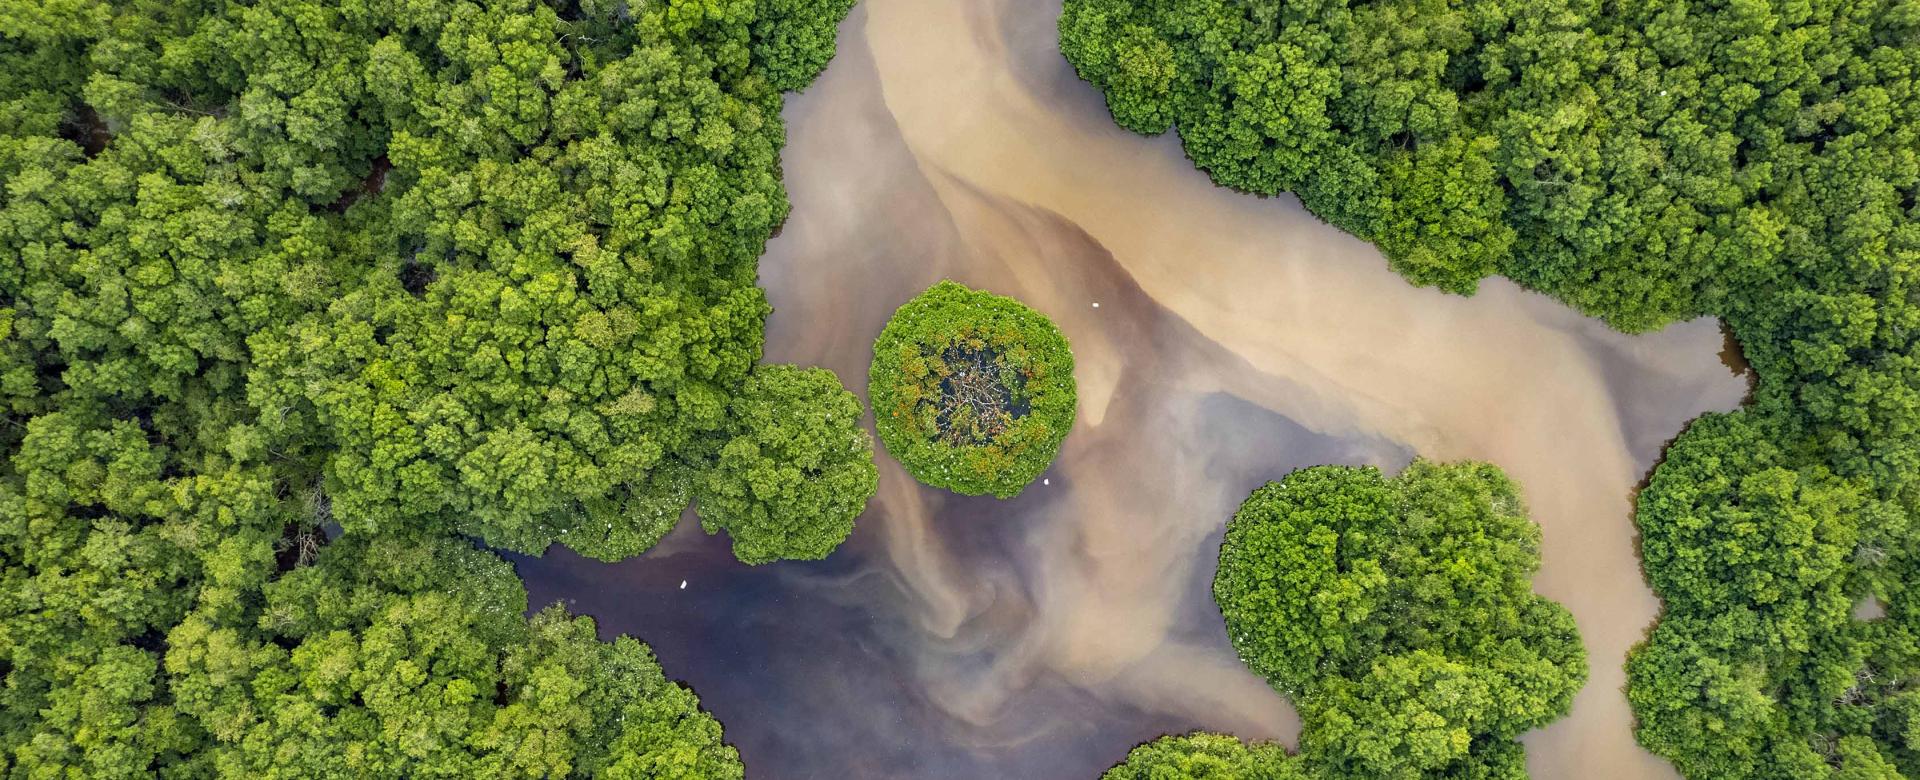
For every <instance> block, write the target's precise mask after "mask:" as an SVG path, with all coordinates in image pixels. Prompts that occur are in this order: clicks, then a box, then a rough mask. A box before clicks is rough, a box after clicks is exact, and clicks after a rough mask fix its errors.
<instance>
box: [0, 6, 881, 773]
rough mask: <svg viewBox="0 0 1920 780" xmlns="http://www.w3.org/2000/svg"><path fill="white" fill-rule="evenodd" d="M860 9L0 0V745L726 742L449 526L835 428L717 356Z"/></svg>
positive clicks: (331, 759) (243, 767)
mask: <svg viewBox="0 0 1920 780" xmlns="http://www.w3.org/2000/svg"><path fill="white" fill-rule="evenodd" d="M849 5H850V3H849V2H848V1H847V0H765V2H754V1H753V0H740V1H729V2H721V3H708V2H693V1H692V0H685V1H682V0H675V1H674V2H667V3H648V4H629V3H614V2H604V1H603V0H581V1H580V2H538V1H536V0H481V1H479V2H462V3H363V2H346V3H328V2H314V1H312V0H207V1H206V2H198V1H195V2H170V1H162V0H130V1H129V2H116V3H107V2H101V1H100V0H56V1H55V2H42V0H0V106H4V109H5V110H4V111H0V192H4V193H5V195H4V196H0V415H3V416H4V422H5V424H4V425H0V444H4V446H5V457H4V458H0V677H3V678H4V682H5V684H4V685H3V686H0V775H5V776H8V777H16V776H17V777H90V778H93V777H97V778H115V777H167V778H175V777H178V778H184V777H210V776H221V777H249V778H251V777H353V778H360V777H394V778H399V777H516V776H517V777H561V776H572V775H601V776H606V777H628V778H639V777H673V778H710V777H720V778H725V777H739V776H740V771H741V770H740V766H739V760H738V757H737V756H736V755H735V754H734V752H733V750H732V749H731V748H728V747H726V746H725V745H724V744H723V743H722V742H721V735H720V730H719V725H718V724H717V723H715V722H714V721H713V719H712V718H711V717H709V716H707V715H706V714H704V713H702V712H701V711H700V710H699V708H698V702H697V700H696V699H695V698H694V696H693V694H692V693H690V692H688V691H686V690H685V689H683V688H680V687H678V686H676V685H674V684H672V683H671V682H669V681H667V679H666V677H665V676H664V675H663V673H662V671H661V670H660V668H659V666H658V665H657V664H656V663H655V661H654V660H653V658H652V657H651V655H650V654H649V652H648V651H647V650H646V648H645V647H644V646H642V645H640V644H639V643H637V642H634V641H633V640H631V639H625V638H622V639H619V640H616V641H614V642H612V643H602V642H599V641H597V640H596V638H595V630H594V627H593V625H592V623H591V622H590V621H586V620H583V619H574V618H570V617H567V616H566V615H564V614H563V613H561V612H559V611H557V610H548V611H544V612H541V613H539V614H538V615H536V616H534V617H533V618H531V619H529V618H527V617H526V615H525V611H526V606H527V604H526V595H525V592H524V590H523V589H522V588H521V587H520V585H519V583H518V582H517V581H516V580H515V579H514V577H513V574H512V572H511V570H510V569H509V568H508V567H507V566H506V565H505V564H504V563H503V562H502V561H500V560H499V559H498V558H496V557H495V556H493V555H492V554H491V553H488V552H484V551H480V550H477V549H474V547H473V545H472V544H471V543H470V542H469V541H468V540H463V539H458V538H457V537H456V536H455V534H466V535H469V536H474V537H479V538H481V539H482V540H484V541H487V542H489V543H492V544H496V545H500V546H507V547H513V548H515V549H520V550H527V551H533V552H539V551H541V550H544V549H545V548H546V547H547V546H548V545H549V544H551V543H553V542H555V541H561V542H564V543H567V544H570V545H572V546H574V547H575V548H576V549H579V550H581V551H583V552H586V553H589V554H594V555H599V556H601V557H609V558H611V557H620V556H624V555H630V554H632V553H635V552H638V551H639V550H642V549H645V548H646V547H647V546H648V545H650V544H652V543H653V541H654V540H655V539H657V538H658V537H659V535H660V534H662V533H664V531H665V529H666V527H667V526H668V525H669V524H670V523H671V522H672V521H673V519H674V518H677V517H678V516H679V515H680V513H681V511H682V510H683V509H684V508H685V507H686V506H687V504H688V502H689V500H690V496H691V493H692V490H693V485H694V482H695V478H696V476H698V475H699V474H701V473H703V472H704V471H705V470H706V469H708V468H710V467H711V466H713V465H714V464H715V463H716V462H717V460H718V459H719V458H720V457H722V451H723V449H724V448H725V447H726V446H727V445H728V442H729V441H730V440H732V439H738V438H740V437H742V436H749V435H757V436H759V437H760V439H761V440H762V441H768V442H777V443H780V444H781V446H786V447H787V448H788V449H787V450H785V451H786V452H788V453H790V454H793V455H794V456H795V457H800V456H804V455H805V454H806V453H807V452H808V450H807V447H808V446H811V445H812V444H814V443H816V442H825V441H835V440H836V439H835V437H838V439H837V441H840V442H850V441H853V440H855V439H857V437H860V436H862V435H863V434H862V433H861V431H860V430H859V427H858V420H857V414H852V415H846V416H844V417H841V416H838V415H836V416H835V417H833V418H830V419H829V420H826V421H822V422H819V423H817V424H815V425H813V427H811V428H808V429H807V432H808V434H809V435H810V436H811V437H812V438H808V439H802V440H799V441H798V442H786V441H784V440H783V439H781V436H782V435H783V434H782V433H781V431H779V430H763V429H762V428H764V426H762V428H754V427H751V426H753V425H756V424H757V423H755V422H754V417H753V414H752V412H751V410H752V409H753V408H754V406H753V405H754V404H755V403H764V402H765V401H764V400H756V399H757V398H758V396H751V394H749V396H751V397H749V396H743V395H742V394H741V393H742V390H743V388H745V387H747V386H748V385H750V384H752V383H753V377H754V375H755V369H754V364H755V362H756V361H757V360H758V358H759V355H760V343H761V329H762V322H763V319H764V317H765V314H766V311H767V306H766V302H765V300H764V296H763V295H762V294H761V292H760V291H759V290H758V289H757V288H756V287H755V286H754V264H755V261H756V258H757V256H758V255H759V253H760V250H761V248H762V247H763V245H764V243H765V241H766V239H767V236H768V235H769V234H770V233H771V231H772V230H773V228H774V226H775V225H777V224H778V223H779V221H780V220H781V219H782V218H783V217H784V215H785V213H786V199H785V194H784V192H783V191H782V189H781V187H780V183H779V171H778V157H777V155H778V150H779V147H780V145H781V143H782V141H783V129H782V127H781V124H780V118H779V109H780V105H781V100H782V96H781V91H782V90H783V89H791V88H798V87H799V86H802V85H804V84H805V83H806V81H808V80H809V79H810V78H811V77H812V76H813V75H814V74H815V73H816V72H817V71H818V70H819V68H820V67H821V66H823V65H824V63H825V62H826V59H827V58H828V57H829V56H830V55H831V53H832V39H833V28H834V27H835V25H836V24H837V22H838V21H839V19H840V18H841V17H842V16H843V15H844V14H845V13H846V11H847V9H848V6H849ZM783 370H784V369H783ZM773 373H776V374H777V373H779V372H777V371H776V372H773ZM816 379H817V378H816ZM827 381H828V382H829V383H832V380H831V378H830V377H829V378H828V379H827ZM815 384H816V385H817V384H818V382H817V381H816V382H815ZM833 384H835V387H833V390H834V391H835V392H836V393H839V394H840V395H839V396H833V397H834V398H835V399H836V402H838V403H839V404H840V406H842V407H844V400H845V399H844V395H845V391H844V390H843V389H840V388H838V387H837V383H833ZM774 397H775V398H780V397H781V396H779V395H778V394H777V393H776V394H775V395H774ZM737 401H738V403H736V402H737ZM823 462H824V461H823ZM846 468H847V467H841V468H839V469H838V470H836V469H835V468H823V469H822V470H821V471H820V472H818V475H820V476H822V478H826V479H830V480H834V481H832V482H831V484H832V485H833V487H834V488H835V489H836V490H839V491H844V492H843V493H842V494H839V495H837V496H836V498H837V499H838V500H839V501H840V502H842V503H848V504H852V505H855V506H857V505H858V504H860V503H862V502H863V501H864V498H865V496H864V495H862V494H860V493H859V489H860V487H861V483H860V482H859V481H858V480H857V479H856V480H848V479H847V478H845V477H844V476H836V475H840V474H842V472H844V471H846ZM868 468H869V469H870V468H871V467H870V466H869V467H868ZM855 470H856V471H857V468H856V469H855ZM814 476H816V474H814V473H813V472H809V473H808V475H807V477H808V478H812V477H814ZM866 484H867V485H868V487H867V488H866V489H867V490H868V491H871V486H870V484H871V483H870V481H869V482H868V483H866ZM786 487H787V489H788V491H789V493H790V494H791V495H804V494H806V493H807V491H808V490H811V489H814V487H815V486H811V485H807V484H798V485H795V484H788V485H787V486H786ZM747 535H748V534H746V533H744V532H743V533H742V534H740V536H741V537H745V536H747ZM841 537H844V533H843V532H842V533H839V535H838V536H836V537H834V538H833V539H832V540H831V541H837V540H838V538H841ZM810 545H811V546H810V547H808V548H807V549H808V550H809V551H810V553H811V554H814V555H819V554H824V550H825V549H828V548H830V547H831V543H830V542H828V541H825V540H823V539H821V538H814V539H812V540H811V542H810Z"/></svg>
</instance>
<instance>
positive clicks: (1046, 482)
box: [1040, 479, 1053, 485]
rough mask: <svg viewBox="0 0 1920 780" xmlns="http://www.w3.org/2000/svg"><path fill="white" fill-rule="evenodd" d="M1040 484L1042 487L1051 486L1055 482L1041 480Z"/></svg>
mask: <svg viewBox="0 0 1920 780" xmlns="http://www.w3.org/2000/svg"><path fill="white" fill-rule="evenodd" d="M1040 484H1042V485H1051V484H1053V480H1051V479H1043V480H1040Z"/></svg>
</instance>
